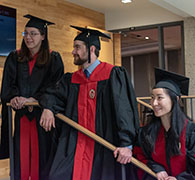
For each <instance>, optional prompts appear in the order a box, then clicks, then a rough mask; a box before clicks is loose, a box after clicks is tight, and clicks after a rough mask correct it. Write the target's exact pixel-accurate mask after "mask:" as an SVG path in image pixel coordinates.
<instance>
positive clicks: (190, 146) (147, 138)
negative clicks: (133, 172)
mask: <svg viewBox="0 0 195 180" xmlns="http://www.w3.org/2000/svg"><path fill="white" fill-rule="evenodd" d="M155 78H156V85H155V86H154V88H153V89H152V95H151V106H152V109H153V116H152V118H151V122H150V123H149V124H148V125H146V126H144V127H143V128H141V130H140V135H139V144H140V146H141V149H142V151H140V149H139V148H137V147H135V148H134V155H135V156H136V157H137V158H138V159H140V160H142V161H143V162H145V163H147V165H148V166H149V167H150V168H151V169H152V170H153V171H154V172H155V173H156V176H157V179H158V180H195V123H193V121H192V120H190V119H189V118H188V117H187V116H186V115H185V114H184V112H183V111H182V109H181V107H180V103H179V100H180V95H181V94H183V95H188V87H189V78H187V77H184V76H181V75H178V74H176V73H172V72H168V71H165V70H162V69H158V68H156V69H155ZM139 175H141V174H140V172H139ZM140 177H141V176H140ZM140 179H141V178H140ZM142 179H144V180H152V179H156V178H152V177H151V176H149V175H147V174H145V176H144V177H143V178H142Z"/></svg>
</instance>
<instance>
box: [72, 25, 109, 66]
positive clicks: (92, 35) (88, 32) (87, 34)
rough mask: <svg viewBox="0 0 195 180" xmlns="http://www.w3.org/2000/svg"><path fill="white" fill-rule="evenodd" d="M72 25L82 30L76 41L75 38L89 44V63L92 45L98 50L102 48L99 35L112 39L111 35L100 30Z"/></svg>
mask: <svg viewBox="0 0 195 180" xmlns="http://www.w3.org/2000/svg"><path fill="white" fill-rule="evenodd" d="M70 27H72V28H75V29H77V30H79V31H81V33H80V34H78V35H77V36H76V37H75V39H74V41H75V40H79V41H84V42H85V43H86V44H87V45H88V52H89V58H88V60H89V63H90V47H91V46H92V45H94V46H95V47H96V48H97V49H98V50H100V49H101V45H100V40H99V37H100V36H101V37H104V38H108V39H110V36H109V35H107V34H105V33H102V32H100V31H98V30H94V29H89V28H83V27H78V26H72V25H71V26H70Z"/></svg>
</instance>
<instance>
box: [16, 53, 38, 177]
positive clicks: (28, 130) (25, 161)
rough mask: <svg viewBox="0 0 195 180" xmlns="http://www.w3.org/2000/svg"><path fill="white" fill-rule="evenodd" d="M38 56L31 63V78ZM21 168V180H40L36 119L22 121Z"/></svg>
mask: <svg viewBox="0 0 195 180" xmlns="http://www.w3.org/2000/svg"><path fill="white" fill-rule="evenodd" d="M37 55H38V54H35V55H34V57H33V59H32V60H31V61H29V63H28V64H29V76H30V75H31V73H32V69H33V67H34V64H35V62H36V58H37ZM20 166H21V180H27V179H29V177H31V180H39V145H38V134H37V126H36V118H33V120H32V121H29V119H28V118H27V117H26V116H25V115H24V116H22V118H21V119H20Z"/></svg>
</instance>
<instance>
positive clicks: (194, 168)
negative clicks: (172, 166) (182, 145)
mask: <svg viewBox="0 0 195 180" xmlns="http://www.w3.org/2000/svg"><path fill="white" fill-rule="evenodd" d="M186 160H187V162H186V165H187V171H185V172H182V173H181V174H179V175H178V176H177V179H178V180H184V179H191V180H195V123H193V122H192V121H189V122H188V124H187V128H186Z"/></svg>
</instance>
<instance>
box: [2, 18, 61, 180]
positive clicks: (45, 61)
mask: <svg viewBox="0 0 195 180" xmlns="http://www.w3.org/2000/svg"><path fill="white" fill-rule="evenodd" d="M25 17H27V18H29V19H30V20H29V21H28V22H27V24H26V26H25V30H24V33H23V41H22V45H21V49H20V50H17V51H13V52H11V53H10V54H9V56H8V57H7V59H6V62H5V66H4V72H3V81H2V89H1V101H2V104H3V111H2V127H1V129H2V131H3V132H4V133H3V134H2V137H1V142H7V139H6V138H7V137H8V133H7V132H8V131H7V130H5V129H6V128H7V126H8V119H7V116H6V113H7V106H6V103H7V102H10V103H11V106H12V108H13V109H14V110H15V111H16V113H15V132H14V167H15V168H14V175H15V177H14V179H15V180H19V179H20V180H25V179H29V178H30V179H31V180H40V179H44V176H45V175H44V174H43V169H44V168H45V165H46V162H47V160H48V158H49V153H50V148H51V136H52V134H51V132H45V131H44V129H43V128H42V127H41V126H40V125H39V120H40V116H41V109H40V108H39V107H25V106H24V104H25V103H27V102H34V101H38V100H39V99H40V97H41V96H42V94H43V93H44V92H45V90H46V89H47V87H49V86H51V85H53V84H55V83H56V82H57V81H58V80H59V79H60V78H61V76H62V75H63V74H64V66H63V62H62V59H61V56H60V54H59V53H58V52H55V51H52V50H50V49H49V43H48V39H47V25H50V24H53V23H51V22H48V21H46V20H43V19H40V18H37V17H34V16H31V15H26V16H25ZM3 139H6V140H5V141H4V140H3ZM7 144H8V143H7ZM7 144H1V148H3V149H4V151H3V152H4V154H0V156H3V157H6V156H7V154H6V152H9V151H8V147H7V146H6V145H7ZM5 146H6V147H5ZM0 152H2V151H0ZM5 154H6V155H5Z"/></svg>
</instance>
